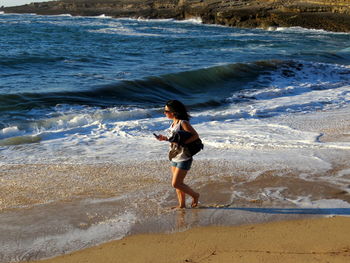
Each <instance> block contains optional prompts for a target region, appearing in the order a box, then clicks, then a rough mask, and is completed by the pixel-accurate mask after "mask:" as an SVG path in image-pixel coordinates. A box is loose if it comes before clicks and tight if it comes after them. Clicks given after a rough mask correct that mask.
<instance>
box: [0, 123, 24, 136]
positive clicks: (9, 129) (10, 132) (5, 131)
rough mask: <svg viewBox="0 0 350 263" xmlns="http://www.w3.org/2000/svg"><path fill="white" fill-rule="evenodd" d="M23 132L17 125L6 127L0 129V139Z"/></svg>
mask: <svg viewBox="0 0 350 263" xmlns="http://www.w3.org/2000/svg"><path fill="white" fill-rule="evenodd" d="M23 134H24V131H21V130H19V129H18V127H17V126H11V127H6V128H3V129H2V130H0V139H3V138H7V137H14V136H20V135H23Z"/></svg>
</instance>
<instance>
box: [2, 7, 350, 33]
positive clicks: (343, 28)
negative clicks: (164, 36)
mask: <svg viewBox="0 0 350 263" xmlns="http://www.w3.org/2000/svg"><path fill="white" fill-rule="evenodd" d="M0 11H3V12H5V13H36V14H45V15H57V14H71V15H81V16H98V15H102V14H104V15H106V16H112V17H132V18H146V19H159V18H175V19H189V18H194V17H196V18H201V19H202V21H203V23H206V24H219V25H225V26H232V27H245V28H256V27H258V28H269V27H291V26H300V27H305V28H313V29H324V30H328V31H335V32H350V0H318V1H317V0H316V1H313V0H305V1H290V0H61V1H52V2H41V3H31V4H28V5H23V6H16V7H2V8H0Z"/></svg>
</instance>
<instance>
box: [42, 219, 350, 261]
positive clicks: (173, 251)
mask: <svg viewBox="0 0 350 263" xmlns="http://www.w3.org/2000/svg"><path fill="white" fill-rule="evenodd" d="M349 229H350V218H349V217H340V216H337V217H328V218H318V219H308V220H295V221H283V222H273V223H266V224H258V225H244V226H239V227H215V226H210V227H202V228H194V229H191V230H188V231H185V232H179V233H172V234H144V235H135V236H131V237H126V238H124V239H122V240H118V241H113V242H109V243H106V244H103V245H100V246H97V247H93V248H89V249H85V250H82V251H79V252H75V253H72V254H67V255H64V256H60V257H57V258H53V259H49V260H42V261H36V262H41V263H45V262H47V263H59V262H65V263H69V262H86V263H89V262H105V263H109V262H120V263H122V262H135V263H136V262H137V263H138V262H144V263H146V262H152V263H157V262H159V263H164V262H169V263H173V262H174V263H176V262H201V263H204V262H217V263H219V262H221V263H222V262H242V263H243V262H251V263H255V262H256V263H260V262H284V263H295V262H300V263H302V262H308V263H313V262H332V263H342V262H344V263H345V262H349V259H350V247H349V244H350V235H349V234H350V230H349Z"/></svg>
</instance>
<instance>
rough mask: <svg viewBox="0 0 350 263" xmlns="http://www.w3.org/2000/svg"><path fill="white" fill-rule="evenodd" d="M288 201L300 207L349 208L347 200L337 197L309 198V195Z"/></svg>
mask: <svg viewBox="0 0 350 263" xmlns="http://www.w3.org/2000/svg"><path fill="white" fill-rule="evenodd" d="M289 201H291V202H292V203H294V204H296V205H297V206H298V207H301V208H328V209H329V208H350V204H349V203H348V202H345V201H343V200H339V199H320V200H310V198H309V197H300V198H298V199H297V200H289Z"/></svg>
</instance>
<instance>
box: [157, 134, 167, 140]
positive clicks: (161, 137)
mask: <svg viewBox="0 0 350 263" xmlns="http://www.w3.org/2000/svg"><path fill="white" fill-rule="evenodd" d="M157 140H158V141H167V140H168V137H166V136H164V135H162V134H159V135H158V137H157Z"/></svg>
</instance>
